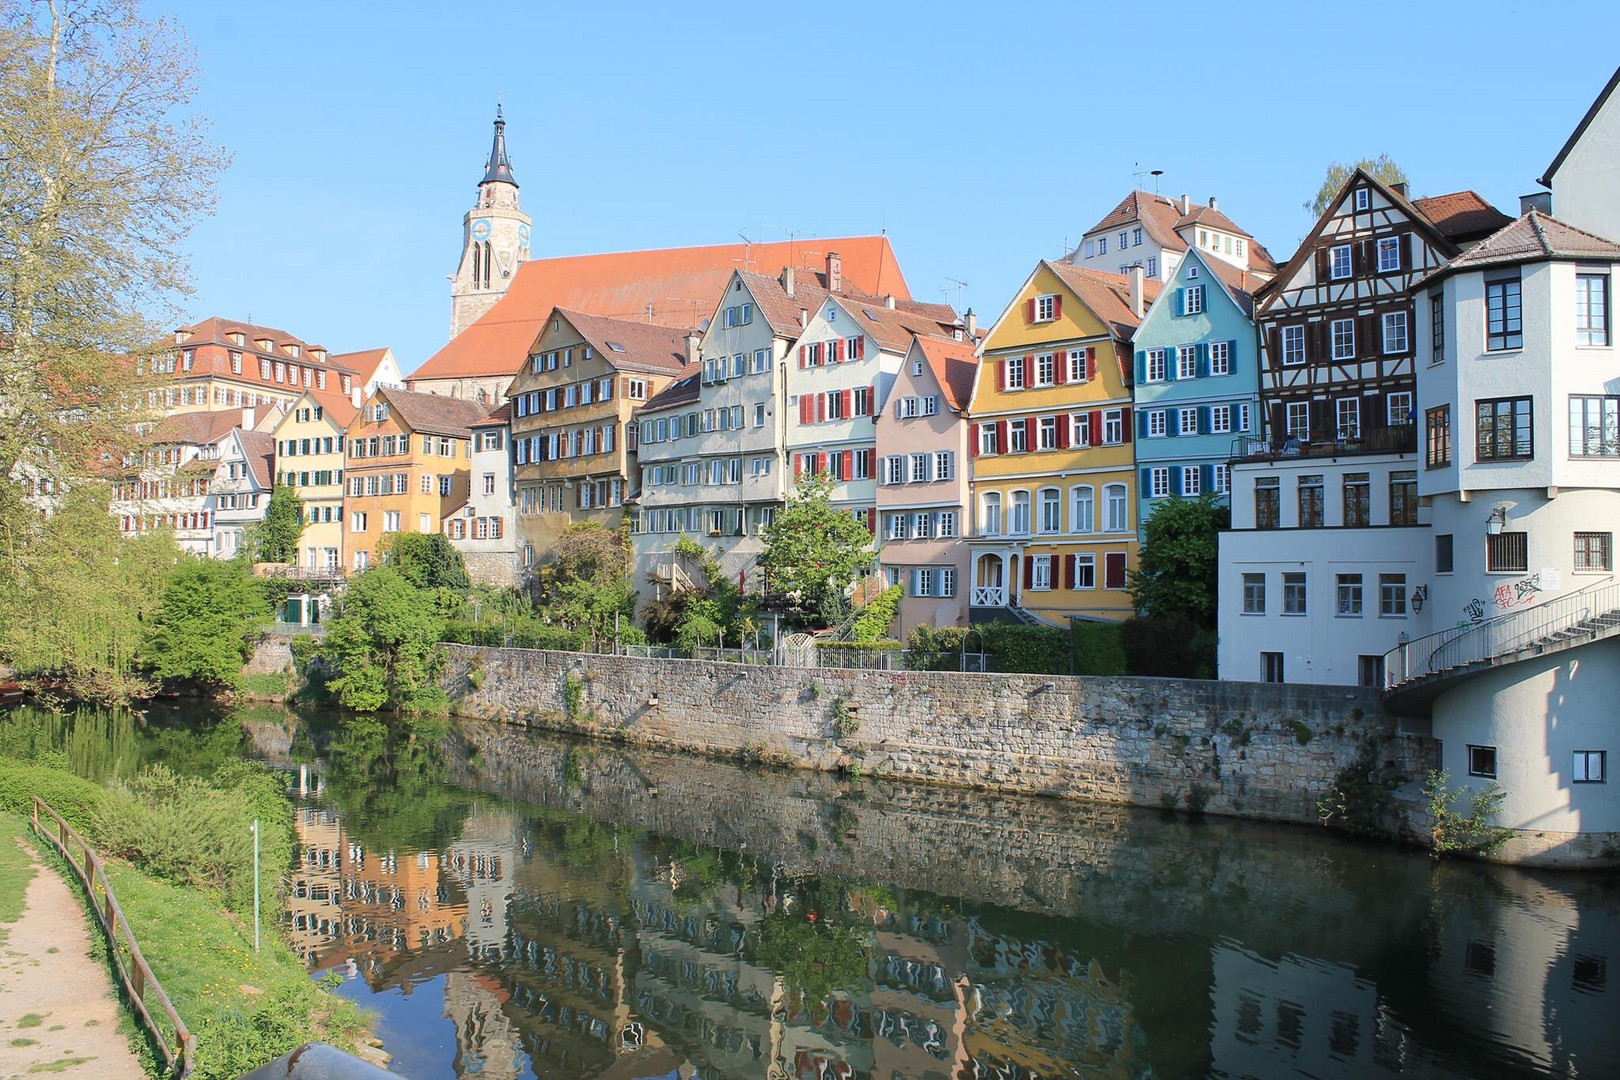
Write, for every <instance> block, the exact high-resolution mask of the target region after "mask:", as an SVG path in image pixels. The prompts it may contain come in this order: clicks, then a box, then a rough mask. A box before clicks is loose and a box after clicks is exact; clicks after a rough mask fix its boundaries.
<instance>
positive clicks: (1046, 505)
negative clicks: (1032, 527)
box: [1036, 488, 1063, 533]
mask: <svg viewBox="0 0 1620 1080" xmlns="http://www.w3.org/2000/svg"><path fill="white" fill-rule="evenodd" d="M1039 510H1040V517H1039V518H1037V519H1036V524H1037V525H1038V526H1039V528H1040V531H1041V532H1043V533H1055V532H1062V531H1063V493H1062V492H1060V491H1059V490H1058V489H1057V488H1041V491H1040V499H1039Z"/></svg>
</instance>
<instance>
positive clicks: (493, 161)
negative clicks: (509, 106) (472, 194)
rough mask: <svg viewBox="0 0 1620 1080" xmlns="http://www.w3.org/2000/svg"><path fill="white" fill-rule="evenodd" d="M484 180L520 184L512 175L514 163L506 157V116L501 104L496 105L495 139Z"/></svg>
mask: <svg viewBox="0 0 1620 1080" xmlns="http://www.w3.org/2000/svg"><path fill="white" fill-rule="evenodd" d="M483 182H484V183H486V184H495V183H504V184H511V185H512V186H513V187H517V186H518V182H517V177H515V176H513V175H512V163H511V162H510V161H508V160H507V157H506V117H505V116H504V115H503V114H502V112H501V107H500V106H499V105H496V106H495V141H494V143H492V144H491V145H490V148H489V165H488V166H487V167H486V168H485V169H484V179H483Z"/></svg>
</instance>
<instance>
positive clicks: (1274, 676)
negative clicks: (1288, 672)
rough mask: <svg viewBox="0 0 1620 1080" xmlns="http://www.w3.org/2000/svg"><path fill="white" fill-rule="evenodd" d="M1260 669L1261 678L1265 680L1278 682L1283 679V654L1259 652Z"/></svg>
mask: <svg viewBox="0 0 1620 1080" xmlns="http://www.w3.org/2000/svg"><path fill="white" fill-rule="evenodd" d="M1260 669H1261V671H1262V673H1263V674H1262V676H1261V677H1262V678H1263V679H1265V681H1266V682H1274V683H1280V682H1282V681H1283V654H1282V653H1280V652H1263V653H1261V654H1260Z"/></svg>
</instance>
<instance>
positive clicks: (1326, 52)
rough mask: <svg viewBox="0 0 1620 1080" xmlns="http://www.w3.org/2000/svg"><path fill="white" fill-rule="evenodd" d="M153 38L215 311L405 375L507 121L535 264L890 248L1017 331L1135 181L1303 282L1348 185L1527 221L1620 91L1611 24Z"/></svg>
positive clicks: (995, 8) (1376, 6)
mask: <svg viewBox="0 0 1620 1080" xmlns="http://www.w3.org/2000/svg"><path fill="white" fill-rule="evenodd" d="M1453 7H1455V9H1456V10H1452V9H1453ZM148 10H149V11H150V12H152V13H169V14H172V15H174V16H175V17H176V18H178V20H179V21H180V22H181V23H182V24H183V25H184V26H185V27H186V29H187V31H188V33H189V34H190V36H191V38H192V42H193V44H194V45H195V47H196V49H197V53H198V62H199V68H200V71H199V82H200V92H199V94H198V97H197V102H196V103H197V105H198V107H199V109H200V110H201V111H202V112H203V113H204V114H205V115H207V116H208V117H209V118H210V119H211V121H212V123H213V136H214V138H215V139H216V140H217V141H218V142H219V143H221V144H223V145H224V146H225V147H227V148H228V149H229V150H230V151H231V152H232V153H233V154H234V156H235V161H234V164H233V166H232V168H231V169H230V171H229V173H228V174H227V175H226V176H225V177H224V179H223V182H222V184H221V188H220V199H219V205H218V210H217V213H216V214H215V216H214V217H212V218H210V219H209V220H207V221H206V222H204V223H203V224H202V225H201V226H200V227H199V228H198V229H197V231H196V232H195V234H194V235H193V238H192V242H191V249H192V253H193V258H192V268H193V276H194V279H195V283H196V295H195V296H193V297H191V298H189V299H188V301H187V302H186V307H187V310H188V311H189V312H190V313H191V314H192V315H193V316H195V317H197V318H201V317H204V316H207V315H211V314H219V315H225V316H228V317H233V318H247V317H248V316H249V315H251V316H252V318H253V319H254V320H255V321H257V322H260V323H264V324H268V325H272V326H278V327H281V328H283V329H285V330H287V331H289V332H291V333H294V334H297V335H299V336H300V337H303V338H304V339H306V340H309V341H316V342H320V343H323V344H325V345H327V346H328V347H329V348H332V349H333V350H337V351H347V350H351V349H360V348H369V347H374V346H380V345H389V346H392V347H393V349H394V352H395V355H396V356H397V357H398V358H399V361H400V364H401V366H402V367H403V368H404V369H405V370H406V371H407V372H409V371H410V370H412V369H413V368H415V367H416V366H417V365H418V364H420V363H421V362H422V361H423V360H425V359H427V357H428V356H430V355H432V353H433V352H434V350H436V349H437V348H438V347H439V346H440V345H442V344H443V343H444V340H445V337H446V334H447V333H448V323H449V299H448V282H447V281H446V280H445V278H446V275H447V274H450V273H451V272H453V271H454V270H455V267H456V262H457V259H458V257H459V254H460V242H461V231H460V230H461V217H462V214H463V213H464V212H465V211H466V209H467V208H468V207H469V206H470V205H471V201H472V198H473V193H474V187H475V185H476V182H477V180H478V179H479V177H480V176H481V175H482V168H483V161H484V157H485V154H486V153H487V151H488V147H489V135H490V126H489V125H490V121H491V119H492V114H493V111H494V106H495V100H496V96H497V95H500V96H501V97H502V99H503V100H504V102H505V107H506V114H507V119H508V121H509V125H508V130H507V134H508V145H509V147H510V150H511V157H512V162H513V167H514V170H515V171H516V174H517V178H518V181H519V183H520V184H521V185H522V199H523V206H524V209H525V210H526V211H528V212H529V213H530V214H531V215H533V217H534V236H535V242H534V243H535V254H536V255H539V256H546V255H571V254H581V253H586V252H595V251H613V250H625V249H634V248H644V247H672V246H680V245H688V244H710V243H724V242H728V241H731V240H735V239H737V236H738V233H739V232H743V231H746V232H748V233H749V234H750V236H751V237H752V238H754V239H763V240H776V239H783V238H784V237H785V235H786V234H785V233H784V232H783V228H792V229H796V230H799V231H800V232H801V233H802V234H804V235H810V236H839V235H849V234H852V233H866V232H876V231H878V230H879V229H887V230H888V233H889V235H890V238H891V239H892V241H893V243H894V245H895V248H896V251H897V252H898V254H899V256H900V260H901V265H902V267H903V269H904V270H905V273H906V278H907V281H908V283H909V284H910V286H911V291H912V293H913V295H914V296H917V297H918V298H920V299H928V300H940V299H945V300H948V301H949V302H951V303H953V304H955V305H956V306H957V307H958V308H966V307H969V306H971V307H973V308H975V309H976V310H977V311H978V312H979V314H980V315H981V317H982V318H983V319H990V318H994V317H995V315H997V314H999V312H1000V311H1001V309H1002V307H1003V306H1004V305H1005V304H1006V302H1007V300H1008V297H1009V295H1010V294H1011V292H1012V290H1014V289H1016V288H1017V287H1018V285H1019V284H1020V283H1021V282H1022V281H1023V279H1024V277H1025V276H1026V275H1027V274H1028V272H1029V270H1030V268H1031V267H1032V266H1033V264H1034V261H1035V260H1036V259H1038V258H1042V257H1055V256H1057V255H1059V254H1060V253H1061V251H1062V245H1063V243H1064V241H1065V240H1068V241H1070V242H1073V241H1074V240H1075V239H1077V238H1078V237H1079V235H1080V234H1081V233H1082V232H1083V231H1084V230H1085V229H1086V228H1087V227H1088V226H1090V225H1091V224H1092V223H1093V222H1094V221H1095V220H1096V219H1097V218H1099V217H1101V216H1102V215H1103V214H1104V213H1106V212H1107V211H1108V210H1109V209H1111V208H1112V207H1113V205H1114V204H1115V203H1116V202H1117V201H1118V200H1119V199H1120V198H1121V197H1122V196H1123V195H1124V194H1125V193H1126V192H1127V191H1129V190H1130V188H1131V187H1132V186H1133V173H1135V172H1136V171H1137V170H1138V169H1142V170H1147V169H1154V168H1157V169H1163V170H1164V171H1165V175H1164V177H1163V179H1162V181H1161V190H1162V191H1164V192H1165V193H1166V194H1170V195H1179V194H1181V193H1183V192H1186V193H1188V194H1191V195H1192V196H1193V197H1194V198H1196V199H1199V200H1203V199H1206V198H1207V197H1208V196H1210V195H1215V196H1217V197H1219V199H1220V201H1221V209H1222V210H1224V211H1226V212H1227V213H1228V214H1230V215H1231V216H1232V217H1233V218H1234V219H1236V220H1237V221H1238V223H1239V224H1241V225H1243V226H1244V227H1245V228H1246V229H1248V230H1249V231H1250V232H1252V233H1253V234H1254V235H1255V236H1256V237H1258V238H1259V239H1260V240H1261V241H1262V242H1263V243H1264V244H1266V245H1267V247H1269V248H1270V249H1271V251H1272V252H1273V254H1275V255H1276V256H1277V257H1278V258H1279V259H1281V258H1286V257H1287V256H1288V254H1289V253H1290V252H1292V250H1293V248H1294V246H1295V245H1296V244H1297V242H1298V241H1299V239H1300V237H1301V235H1302V234H1303V232H1304V231H1305V229H1306V228H1308V227H1309V225H1310V224H1311V222H1310V220H1309V217H1308V215H1307V214H1306V213H1305V211H1304V210H1303V209H1301V204H1302V203H1303V202H1304V201H1305V200H1307V199H1308V198H1309V197H1310V196H1311V195H1312V194H1314V192H1315V190H1316V188H1317V186H1318V185H1319V184H1320V182H1321V178H1322V175H1323V172H1324V170H1325V169H1326V167H1327V165H1328V164H1329V163H1330V162H1332V161H1334V160H1353V159H1354V158H1356V157H1359V156H1363V155H1375V154H1377V153H1379V152H1387V153H1389V154H1391V155H1392V156H1393V157H1394V158H1395V159H1396V160H1397V161H1398V162H1400V163H1401V165H1402V166H1404V168H1405V169H1406V171H1407V172H1408V173H1409V174H1410V176H1411V178H1412V186H1413V192H1414V194H1416V195H1433V194H1439V193H1441V192H1446V191H1453V190H1456V189H1459V188H1466V187H1472V188H1475V189H1476V190H1478V191H1479V192H1481V193H1482V194H1483V195H1485V196H1486V197H1487V198H1489V199H1490V200H1492V201H1493V202H1495V203H1496V204H1497V205H1498V206H1500V207H1501V208H1502V209H1504V210H1505V211H1507V212H1509V213H1517V206H1518V201H1517V200H1518V196H1519V195H1520V194H1523V193H1524V192H1528V191H1531V190H1534V188H1535V184H1534V180H1535V178H1536V177H1537V176H1539V175H1540V174H1541V172H1542V170H1543V169H1544V168H1545V167H1546V166H1547V164H1548V163H1549V162H1550V161H1551V159H1552V157H1553V155H1554V154H1555V153H1556V152H1557V150H1558V148H1559V147H1560V146H1561V145H1562V144H1563V141H1564V139H1565V138H1566V137H1567V136H1568V134H1569V132H1570V130H1571V129H1572V128H1573V127H1574V125H1575V124H1576V123H1577V121H1579V119H1580V117H1581V116H1582V115H1583V113H1584V112H1585V110H1586V108H1587V107H1588V106H1589V105H1590V103H1591V101H1592V99H1593V98H1594V97H1595V96H1596V94H1597V92H1598V91H1599V90H1600V89H1601V88H1602V87H1603V85H1604V83H1605V82H1606V81H1607V79H1608V78H1609V76H1610V75H1611V74H1612V73H1613V71H1614V67H1615V64H1616V62H1617V61H1620V56H1617V55H1616V54H1615V51H1614V48H1613V42H1614V41H1616V40H1617V39H1620V5H1612V4H1611V5H1603V4H1597V3H1588V4H1580V5H1577V4H1569V3H1559V2H1551V3H1542V4H1538V5H1535V6H1534V7H1531V6H1529V5H1524V4H1519V5H1504V4H1495V3H1478V4H1469V5H1467V6H1466V8H1465V7H1463V6H1462V5H1460V4H1458V5H1450V4H1412V3H1402V4H1394V5H1385V4H1380V3H1371V2H1366V3H1360V4H1355V5H1350V6H1346V5H1343V4H1333V5H1315V4H1288V5H1268V4H1255V5H1244V6H1242V7H1238V6H1236V5H1232V6H1230V8H1229V9H1227V12H1228V13H1226V14H1223V8H1222V6H1221V5H1210V4H1203V5H1178V4H1172V3H1156V4H1134V3H1133V4H1093V3H1054V2H1052V0H1045V2H1043V3H1024V2H1022V0H1004V2H1002V3H998V4H993V5H985V4H965V3H954V2H938V3H898V2H883V0H878V2H872V0H868V2H866V3H843V2H832V3H824V4H819V5H808V4H783V5H778V4H772V3H750V4H738V3H730V2H724V0H716V2H711V3H708V4H703V5H695V4H672V3H667V2H660V3H644V2H642V0H619V2H616V3H600V2H598V3H573V4H562V3H546V4H538V3H523V2H513V3H505V4H499V3H483V4H467V3H456V4H449V3H439V4H431V5H430V4H422V3H412V2H400V3H395V4H388V5H380V4H379V5H363V4H358V3H335V2H330V0H328V2H325V3H306V2H293V0H289V2H285V3H277V4H273V5H272V4H255V3H229V4H224V3H218V2H217V0H148ZM1527 36H1528V37H1531V38H1532V39H1533V42H1534V45H1533V47H1531V48H1528V49H1526V48H1524V47H1522V42H1523V39H1524V38H1525V37H1527ZM1147 183H1148V184H1149V186H1151V180H1149V181H1147ZM1555 211H1556V207H1555ZM951 279H955V280H957V281H963V282H967V283H968V286H967V288H965V289H957V288H954V287H950V288H949V290H948V291H943V292H942V291H941V290H942V289H945V288H946V287H948V286H951Z"/></svg>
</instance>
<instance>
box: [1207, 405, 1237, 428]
mask: <svg viewBox="0 0 1620 1080" xmlns="http://www.w3.org/2000/svg"><path fill="white" fill-rule="evenodd" d="M1209 430H1210V432H1211V433H1212V434H1215V435H1225V434H1226V433H1227V432H1229V431H1231V430H1232V406H1230V405H1211V406H1210V407H1209Z"/></svg>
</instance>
